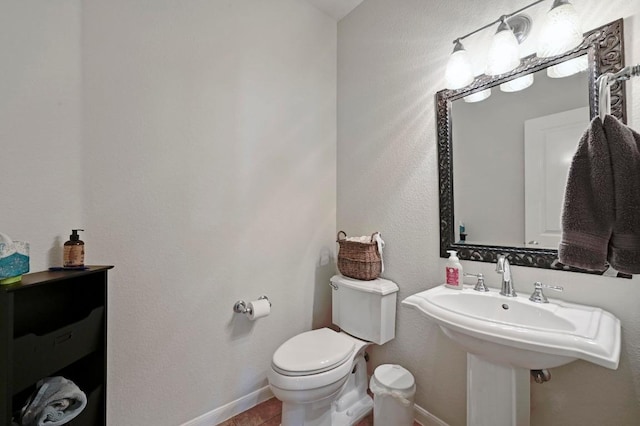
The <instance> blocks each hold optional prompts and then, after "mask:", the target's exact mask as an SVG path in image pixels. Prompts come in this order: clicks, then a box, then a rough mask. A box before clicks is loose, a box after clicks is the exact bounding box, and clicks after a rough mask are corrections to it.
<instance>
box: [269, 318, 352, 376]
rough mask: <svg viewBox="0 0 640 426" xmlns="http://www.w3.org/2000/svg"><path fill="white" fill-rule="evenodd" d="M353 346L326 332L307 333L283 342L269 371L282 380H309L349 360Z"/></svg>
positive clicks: (326, 330)
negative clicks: (298, 378) (300, 377)
mask: <svg viewBox="0 0 640 426" xmlns="http://www.w3.org/2000/svg"><path fill="white" fill-rule="evenodd" d="M354 348H355V343H354V341H353V339H350V338H349V337H346V336H345V335H344V334H341V333H336V332H335V331H333V330H331V329H329V328H321V329H318V330H312V331H307V332H305V333H301V334H298V335H297V336H294V337H292V338H291V339H289V340H287V341H286V342H284V343H283V344H282V345H280V347H279V348H278V349H277V350H276V352H275V353H274V354H273V360H272V363H271V364H272V367H273V369H274V370H275V371H277V372H278V373H280V374H282V375H284V376H309V375H314V374H319V373H323V372H326V371H329V370H333V369H335V368H337V367H339V366H341V365H342V364H344V363H345V362H347V361H351V360H352V358H353V350H354Z"/></svg>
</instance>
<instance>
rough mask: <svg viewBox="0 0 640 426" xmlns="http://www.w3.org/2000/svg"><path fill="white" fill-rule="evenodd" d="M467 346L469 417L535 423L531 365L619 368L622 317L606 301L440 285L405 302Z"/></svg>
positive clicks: (470, 420) (476, 421) (473, 421)
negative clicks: (581, 363) (541, 298)
mask: <svg viewBox="0 0 640 426" xmlns="http://www.w3.org/2000/svg"><path fill="white" fill-rule="evenodd" d="M402 304H403V305H405V306H408V307H411V308H414V309H417V310H418V311H420V312H421V313H423V314H424V315H425V316H426V317H427V318H428V319H430V320H432V321H434V322H435V323H436V324H438V325H439V326H440V328H441V329H442V331H443V332H444V334H445V335H447V336H448V337H449V338H451V339H452V340H453V341H455V342H457V343H458V344H459V345H461V346H462V347H463V348H464V349H465V350H466V351H467V424H468V425H474V426H481V425H487V426H494V425H518V426H522V425H528V424H529V371H530V370H540V369H547V368H553V367H559V366H561V365H565V364H568V363H570V362H572V361H575V360H576V359H582V360H585V361H589V362H592V363H594V364H597V365H600V366H603V367H606V368H610V369H613V370H615V369H616V368H618V361H619V359H620V321H619V320H618V318H616V317H615V316H614V315H612V314H611V313H609V312H607V311H604V310H602V309H600V308H596V307H591V306H585V305H578V304H575V303H568V302H562V301H558V300H551V301H550V303H534V302H531V301H530V300H529V299H528V298H527V297H524V296H518V297H505V296H501V295H499V294H498V291H497V290H492V291H490V292H487V293H485V292H477V291H474V290H472V289H470V288H465V289H463V290H453V289H449V288H446V287H445V286H444V285H441V286H438V287H434V288H432V289H430V290H426V291H423V292H420V293H417V294H414V295H412V296H409V297H407V298H406V299H404V300H403V301H402Z"/></svg>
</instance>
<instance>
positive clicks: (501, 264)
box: [496, 255, 517, 297]
mask: <svg viewBox="0 0 640 426" xmlns="http://www.w3.org/2000/svg"><path fill="white" fill-rule="evenodd" d="M496 272H497V273H499V274H502V290H500V294H501V295H503V296H507V297H516V296H517V294H516V290H515V289H514V288H513V280H512V279H511V265H510V264H509V259H507V258H506V257H505V256H504V255H500V256H498V263H497V264H496Z"/></svg>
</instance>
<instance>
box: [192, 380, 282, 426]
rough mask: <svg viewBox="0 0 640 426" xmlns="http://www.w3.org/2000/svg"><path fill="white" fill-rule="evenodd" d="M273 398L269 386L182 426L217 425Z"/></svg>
mask: <svg viewBox="0 0 640 426" xmlns="http://www.w3.org/2000/svg"><path fill="white" fill-rule="evenodd" d="M272 397H273V393H272V392H271V389H270V388H269V386H265V387H263V388H260V389H258V390H257V391H254V392H251V393H250V394H249V395H245V396H243V397H242V398H238V399H236V400H235V401H231V402H230V403H228V404H225V405H223V406H222V407H218V408H216V409H215V410H212V411H209V412H208V413H204V414H203V415H201V416H200V417H196V418H195V419H193V420H189V421H188V422H186V423H183V424H182V426H211V425H217V424H219V423H222V422H224V421H225V420H228V419H230V418H231V417H233V416H236V415H238V414H240V413H242V412H244V411H247V410H248V409H249V408H252V407H255V406H256V405H258V404H260V403H261V402H264V401H266V400H267V399H270V398H272Z"/></svg>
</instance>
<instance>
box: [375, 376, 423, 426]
mask: <svg viewBox="0 0 640 426" xmlns="http://www.w3.org/2000/svg"><path fill="white" fill-rule="evenodd" d="M369 389H371V392H373V424H374V425H375V426H412V425H413V398H414V396H415V394H416V383H415V379H414V378H413V375H412V374H411V373H409V371H407V370H406V369H404V368H402V367H401V366H399V365H395V364H383V365H380V366H378V368H376V369H375V371H374V372H373V376H371V382H370V383H369Z"/></svg>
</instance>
